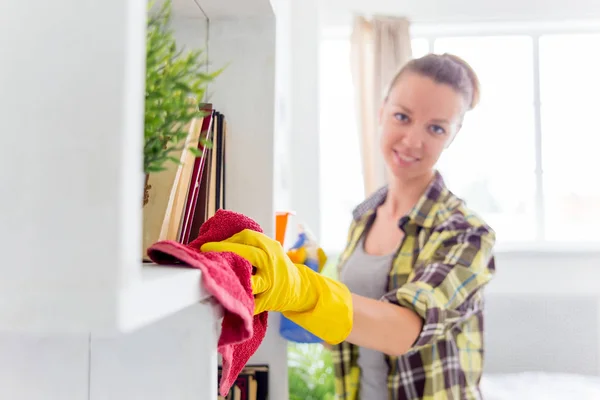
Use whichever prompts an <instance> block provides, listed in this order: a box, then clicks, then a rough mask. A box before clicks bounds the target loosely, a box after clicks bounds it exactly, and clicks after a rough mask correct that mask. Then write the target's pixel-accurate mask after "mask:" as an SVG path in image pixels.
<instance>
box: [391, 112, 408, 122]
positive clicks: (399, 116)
mask: <svg viewBox="0 0 600 400" xmlns="http://www.w3.org/2000/svg"><path fill="white" fill-rule="evenodd" d="M394 118H396V119H397V120H398V121H402V122H405V121H408V115H406V114H402V113H395V114H394Z"/></svg>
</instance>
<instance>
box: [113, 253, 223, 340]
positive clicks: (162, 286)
mask: <svg viewBox="0 0 600 400" xmlns="http://www.w3.org/2000/svg"><path fill="white" fill-rule="evenodd" d="M200 281H201V272H200V270H198V269H195V268H189V267H185V266H162V265H161V266H159V265H155V264H144V265H143V267H142V278H141V280H140V281H139V283H137V284H136V285H134V286H133V287H130V288H128V289H126V290H125V291H124V292H123V294H122V296H121V299H120V309H121V315H120V320H119V322H118V324H117V329H118V330H119V331H123V332H127V331H131V330H134V329H137V328H139V327H142V326H144V325H148V324H150V323H152V322H155V321H158V320H160V319H162V318H164V317H167V316H169V315H171V314H174V313H176V312H178V311H181V310H183V309H184V308H186V307H189V306H191V305H193V304H197V303H206V304H209V305H211V306H212V305H213V304H212V301H211V295H210V293H208V292H207V291H206V289H205V288H204V287H203V286H202V285H201V282H200ZM218 309H219V307H215V310H218ZM217 312H218V311H217Z"/></svg>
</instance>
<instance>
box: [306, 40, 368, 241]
mask: <svg viewBox="0 0 600 400" xmlns="http://www.w3.org/2000/svg"><path fill="white" fill-rule="evenodd" d="M320 57H321V60H320V92H321V93H320V101H321V105H320V146H321V150H320V153H321V157H320V162H321V165H320V178H321V182H320V190H321V199H320V204H321V236H322V237H321V238H320V242H321V246H322V247H323V248H324V249H325V250H326V251H329V252H332V251H339V250H341V249H343V247H344V245H345V244H346V238H347V235H348V228H349V226H350V221H351V218H352V217H351V213H352V209H353V208H354V207H355V206H356V205H357V204H358V203H359V202H360V201H361V200H362V199H363V198H364V186H363V175H362V165H361V159H360V150H359V144H358V126H357V122H358V121H357V119H356V118H355V117H354V116H355V113H354V108H355V105H354V90H353V85H352V76H351V72H350V61H349V60H350V41H348V40H325V41H322V42H321V49H320ZM306 162H310V160H306Z"/></svg>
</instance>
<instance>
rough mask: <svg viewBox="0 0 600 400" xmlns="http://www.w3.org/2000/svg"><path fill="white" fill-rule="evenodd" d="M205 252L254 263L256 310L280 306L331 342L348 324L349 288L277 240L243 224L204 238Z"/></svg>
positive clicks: (345, 332)
mask: <svg viewBox="0 0 600 400" xmlns="http://www.w3.org/2000/svg"><path fill="white" fill-rule="evenodd" d="M200 250H201V251H203V252H208V251H218V252H225V251H228V252H233V253H235V254H237V255H239V256H241V257H243V258H245V259H246V260H248V261H249V262H250V263H251V264H252V265H253V266H255V267H256V274H255V275H253V276H252V289H253V292H254V294H255V310H254V313H255V314H259V313H261V312H263V311H278V312H281V313H283V315H285V316H286V318H288V319H290V320H291V321H294V322H295V323H296V324H298V325H300V326H301V327H303V328H304V329H306V330H307V331H309V332H311V333H312V334H314V335H316V336H317V337H319V338H321V339H323V340H324V341H325V342H327V343H330V344H338V343H340V342H342V341H344V340H345V339H346V337H348V335H349V334H350V331H351V330H352V323H353V308H352V297H351V294H350V290H348V288H347V287H346V286H345V285H343V284H342V283H340V282H337V281H335V280H333V279H330V278H327V277H325V276H323V275H320V274H318V273H316V272H315V271H313V270H312V269H310V268H308V267H307V266H305V265H299V264H294V263H293V262H292V261H291V260H290V258H289V257H288V256H287V254H285V251H284V250H283V247H281V244H279V242H277V241H276V240H273V239H271V238H269V237H268V236H266V235H264V234H262V233H259V232H256V231H252V230H249V229H246V230H243V231H241V232H239V233H237V234H235V235H233V236H232V237H230V238H228V239H226V240H224V241H221V242H209V243H205V244H204V245H203V246H202V248H201V249H200Z"/></svg>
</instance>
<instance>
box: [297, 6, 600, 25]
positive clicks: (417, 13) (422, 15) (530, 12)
mask: <svg viewBox="0 0 600 400" xmlns="http://www.w3.org/2000/svg"><path fill="white" fill-rule="evenodd" d="M292 1H294V0H292ZM320 2H321V10H322V17H323V22H324V23H325V24H326V25H336V24H340V23H346V21H347V20H348V18H349V17H350V16H351V15H352V14H353V13H362V14H367V15H373V14H388V15H399V16H405V17H408V18H409V19H410V20H412V21H413V22H422V23H456V22H485V21H534V22H539V21H563V20H578V19H600V0H320Z"/></svg>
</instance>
